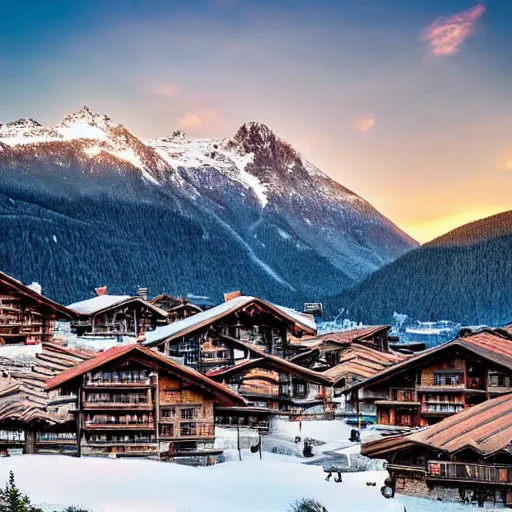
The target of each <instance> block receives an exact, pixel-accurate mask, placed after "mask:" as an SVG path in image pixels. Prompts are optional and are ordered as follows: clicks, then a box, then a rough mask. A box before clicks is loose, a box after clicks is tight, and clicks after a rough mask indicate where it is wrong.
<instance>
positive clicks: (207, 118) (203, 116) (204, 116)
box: [180, 109, 219, 128]
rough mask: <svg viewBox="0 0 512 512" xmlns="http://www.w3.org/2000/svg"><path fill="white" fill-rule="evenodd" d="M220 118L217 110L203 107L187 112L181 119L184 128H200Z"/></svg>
mask: <svg viewBox="0 0 512 512" xmlns="http://www.w3.org/2000/svg"><path fill="white" fill-rule="evenodd" d="M218 118H219V113H218V112H217V111H216V110H211V109H202V110H193V111H192V112H187V113H186V114H185V115H184V116H183V117H182V118H181V119H180V124H181V126H183V127H184V128H200V127H204V126H206V125H209V124H212V123H214V122H215V121H217V119H218Z"/></svg>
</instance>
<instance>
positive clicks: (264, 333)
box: [145, 296, 316, 373]
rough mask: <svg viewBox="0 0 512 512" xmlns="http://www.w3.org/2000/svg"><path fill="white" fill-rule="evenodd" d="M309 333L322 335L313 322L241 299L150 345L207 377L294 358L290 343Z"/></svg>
mask: <svg viewBox="0 0 512 512" xmlns="http://www.w3.org/2000/svg"><path fill="white" fill-rule="evenodd" d="M305 333H307V334H310V335H311V334H315V333H316V327H315V323H314V319H313V318H312V317H309V316H307V315H303V314H301V313H298V312H296V311H295V312H292V310H288V309H287V308H279V307H278V306H275V305H273V304H270V303H268V302H265V301H263V300H261V299H256V298H254V297H243V296H241V297H235V298H233V299H230V300H229V301H227V302H225V303H223V304H221V305H219V306H216V307H214V308H211V309H209V310H206V311H203V312H201V313H198V314H196V315H194V316H193V317H191V318H186V319H183V320H180V321H177V322H174V323H172V324H170V325H169V326H167V327H164V328H161V329H158V330H157V332H155V333H154V334H152V335H148V336H147V341H146V342H145V345H147V346H151V347H156V348H157V349H158V350H159V351H160V352H163V353H164V354H166V355H169V356H172V357H176V358H181V361H182V362H183V364H185V365H187V366H190V367H192V368H195V369H197V370H199V371H201V372H204V373H206V372H208V371H212V370H215V369H220V368H227V367H230V366H232V365H233V364H235V363H239V362H242V361H244V360H245V359H247V358H249V357H251V354H254V353H256V354H258V353H266V354H271V355H278V356H281V357H287V356H290V355H293V354H295V353H296V351H297V346H296V345H295V344H293V343H292V342H291V341H290V338H291V337H292V336H293V337H296V336H302V335H303V334H305Z"/></svg>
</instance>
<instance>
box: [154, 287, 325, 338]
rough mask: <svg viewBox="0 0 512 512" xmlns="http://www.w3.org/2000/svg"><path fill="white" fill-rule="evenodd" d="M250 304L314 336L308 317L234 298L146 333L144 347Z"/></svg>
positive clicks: (311, 322)
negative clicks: (272, 313)
mask: <svg viewBox="0 0 512 512" xmlns="http://www.w3.org/2000/svg"><path fill="white" fill-rule="evenodd" d="M250 304H257V305H259V306H261V307H263V308H265V309H268V310H270V311H272V312H274V313H275V314H277V315H279V316H281V317H282V318H283V319H285V320H287V321H288V322H291V323H294V324H295V325H296V326H297V327H298V328H300V329H302V330H304V331H306V332H308V333H311V334H314V333H316V323H315V319H314V318H313V317H312V316H310V315H304V314H302V313H299V312H298V311H295V310H293V309H289V308H285V307H282V306H276V305H275V304H272V303H270V302H267V301H264V300H262V299H258V298H256V297H246V296H241V297H235V298H234V299H231V300H228V301H226V302H223V303H222V304H219V305H218V306H215V307H213V308H211V309H207V310H206V311H202V312H200V313H197V314H196V315H193V316H191V317H188V318H184V319H182V320H178V321H177V322H173V323H171V324H169V325H166V326H163V327H157V328H156V329H155V330H154V331H150V332H147V333H146V341H145V342H144V345H149V346H152V345H157V344H159V343H162V342H164V341H170V340H172V339H174V338H177V337H179V336H184V335H186V334H189V333H191V332H194V331H196V330H198V329H201V328H203V327H206V326H208V325H210V324H212V323H214V322H216V321H217V320H219V319H221V318H223V317H225V316H227V315H229V314H231V313H235V312H236V311H239V310H241V309H243V308H245V307H246V306H249V305H250Z"/></svg>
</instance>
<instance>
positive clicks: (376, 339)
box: [290, 325, 405, 395]
mask: <svg viewBox="0 0 512 512" xmlns="http://www.w3.org/2000/svg"><path fill="white" fill-rule="evenodd" d="M389 329H390V326H388V325H383V326H373V327H365V328H362V329H354V330H351V331H343V332H332V333H327V334H323V335H322V336H318V337H317V338H313V339H308V340H307V342H308V346H309V347H310V348H309V349H308V350H306V351H304V352H301V353H299V354H297V355H296V356H294V357H292V358H290V361H292V362H294V363H296V364H299V365H300V366H304V367H305V368H309V369H311V370H314V371H317V372H321V373H322V374H323V375H324V376H326V377H329V378H331V379H333V383H334V387H335V392H336V393H337V394H338V395H341V393H342V391H343V389H344V388H346V387H348V386H351V385H353V384H355V383H356V382H359V381H361V380H364V379H366V378H368V377H370V376H372V375H374V374H376V373H378V372H379V371H382V370H384V369H385V368H387V367H389V366H392V365H394V364H397V363H399V362H401V361H403V360H404V359H405V357H404V356H402V355H401V354H396V353H393V352H392V351H390V349H389V342H388V331H389Z"/></svg>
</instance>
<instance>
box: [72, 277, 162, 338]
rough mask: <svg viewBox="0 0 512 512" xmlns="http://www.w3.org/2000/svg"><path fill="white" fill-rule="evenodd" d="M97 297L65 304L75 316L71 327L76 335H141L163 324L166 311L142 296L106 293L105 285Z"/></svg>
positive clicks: (98, 291)
mask: <svg viewBox="0 0 512 512" xmlns="http://www.w3.org/2000/svg"><path fill="white" fill-rule="evenodd" d="M96 292H97V294H98V295H97V296H96V297H93V298H91V299H87V300H84V301H81V302H75V303H74V304H70V305H69V306H68V308H69V309H71V310H72V311H74V313H75V314H76V315H77V317H78V318H77V320H76V321H74V322H72V323H71V328H72V329H73V330H74V331H75V332H76V334H77V335H78V336H90V337H107V338H108V337H116V336H132V337H139V336H140V337H141V339H143V338H144V336H145V333H146V332H149V331H153V330H154V329H156V327H157V326H159V325H165V324H166V323H167V317H168V313H167V312H166V311H164V310H162V309H160V308H159V307H157V306H155V305H154V304H151V303H150V302H148V301H147V300H145V299H144V298H143V297H140V296H138V295H137V296H130V295H108V294H107V293H106V292H107V289H106V287H103V288H97V289H96Z"/></svg>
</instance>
